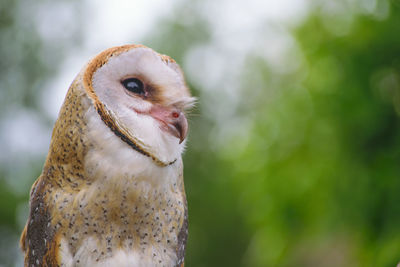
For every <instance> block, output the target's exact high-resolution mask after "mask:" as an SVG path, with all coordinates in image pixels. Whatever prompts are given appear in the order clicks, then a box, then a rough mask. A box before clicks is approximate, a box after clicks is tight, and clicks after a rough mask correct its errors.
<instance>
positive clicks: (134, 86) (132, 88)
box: [121, 78, 144, 95]
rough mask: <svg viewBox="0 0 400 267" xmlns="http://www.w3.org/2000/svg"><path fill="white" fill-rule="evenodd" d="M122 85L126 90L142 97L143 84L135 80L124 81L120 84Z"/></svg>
mask: <svg viewBox="0 0 400 267" xmlns="http://www.w3.org/2000/svg"><path fill="white" fill-rule="evenodd" d="M121 83H122V85H123V86H124V87H125V89H126V90H128V91H129V92H132V93H134V94H138V95H144V87H143V83H142V82H141V81H140V80H138V79H136V78H129V79H125V80H123V81H122V82H121Z"/></svg>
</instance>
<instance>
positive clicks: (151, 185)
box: [21, 45, 193, 266]
mask: <svg viewBox="0 0 400 267" xmlns="http://www.w3.org/2000/svg"><path fill="white" fill-rule="evenodd" d="M132 77H133V78H132ZM127 79H131V80H132V81H134V82H136V84H130V85H129V86H131V87H127V84H129V83H128V82H130V81H131V80H128V82H126V81H127ZM124 86H125V88H124ZM132 86H133V87H132ZM139 89H140V90H139ZM132 92H133V93H132ZM192 104H193V98H192V97H191V96H190V93H189V90H188V89H187V87H186V85H185V82H184V78H183V74H182V72H181V71H180V69H179V67H178V65H177V64H176V63H175V62H174V61H173V60H172V59H171V58H169V57H167V56H164V55H159V54H157V53H156V52H154V51H153V50H151V49H149V48H146V47H144V46H140V45H127V46H121V47H115V48H111V49H108V50H106V51H104V52H102V53H100V54H99V55H98V56H96V57H95V58H94V59H93V60H92V61H90V62H89V63H88V65H86V66H85V67H84V69H83V70H82V71H81V72H80V73H79V74H78V76H77V77H76V79H75V80H74V82H73V83H72V85H71V87H70V89H69V91H68V93H67V96H66V98H65V101H64V104H63V106H62V108H61V110H60V113H59V117H58V119H57V121H56V124H55V126H54V130H53V134H52V140H51V143H50V148H49V152H48V156H47V159H46V162H45V164H44V167H43V171H42V174H41V175H40V177H39V178H38V179H37V181H36V182H35V183H34V185H33V186H32V190H31V200H30V215H29V218H28V221H27V224H26V226H25V229H24V231H23V233H22V236H21V247H22V249H23V251H24V253H25V266H181V265H183V261H184V255H185V245H186V239H187V228H188V224H187V204H186V196H185V191H184V184H183V164H182V159H181V153H182V151H183V149H184V145H185V141H184V139H185V137H186V132H187V122H186V118H185V116H184V113H183V112H184V110H185V109H186V108H187V107H190V106H191V105H192Z"/></svg>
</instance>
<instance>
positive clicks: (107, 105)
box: [86, 46, 194, 163]
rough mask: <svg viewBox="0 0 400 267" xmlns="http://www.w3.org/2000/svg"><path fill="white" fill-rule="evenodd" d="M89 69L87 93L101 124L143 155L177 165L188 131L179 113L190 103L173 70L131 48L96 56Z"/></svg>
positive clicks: (161, 59)
mask: <svg viewBox="0 0 400 267" xmlns="http://www.w3.org/2000/svg"><path fill="white" fill-rule="evenodd" d="M90 65H94V66H92V67H91V66H89V67H88V70H87V72H88V73H89V74H90V75H89V74H88V73H86V74H87V75H86V76H87V79H89V83H88V87H90V88H89V89H90V90H89V91H90V92H91V93H92V97H93V96H94V100H95V105H96V108H97V110H98V111H99V114H100V116H102V119H103V121H105V122H106V124H107V125H108V126H109V127H110V128H112V130H113V131H114V132H115V133H116V134H117V135H120V137H121V135H122V137H121V139H122V140H124V141H125V142H127V143H128V144H129V143H130V144H131V145H132V146H133V147H134V148H135V147H136V148H135V149H137V150H138V151H141V150H142V151H141V152H143V154H146V153H148V154H150V155H151V157H155V158H156V159H157V160H160V161H162V162H164V163H170V162H173V161H174V159H177V158H178V157H179V156H180V154H181V153H182V151H183V149H184V145H185V138H186V135H187V130H188V123H187V119H186V117H185V114H184V111H185V109H187V108H190V107H191V106H192V105H193V102H194V98H193V97H191V95H190V92H189V90H188V88H187V87H186V85H185V81H184V77H183V74H182V72H181V70H180V68H179V66H178V65H177V64H176V63H175V62H174V61H173V60H172V59H170V58H169V57H166V56H162V55H160V54H158V53H156V52H154V51H153V50H152V49H150V48H147V47H136V46H135V47H128V48H126V49H123V50H122V51H118V52H114V53H111V52H110V53H109V54H108V55H102V54H100V55H99V56H98V57H97V61H96V58H95V60H94V61H92V62H91V63H90ZM132 143H133V144H132Z"/></svg>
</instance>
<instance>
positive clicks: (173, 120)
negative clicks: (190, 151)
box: [150, 106, 188, 144]
mask: <svg viewBox="0 0 400 267" xmlns="http://www.w3.org/2000/svg"><path fill="white" fill-rule="evenodd" d="M150 115H151V116H152V117H153V118H155V119H156V120H158V121H160V122H161V123H162V125H161V129H163V130H165V131H166V132H168V133H169V134H171V135H173V136H175V137H176V138H178V139H179V144H181V143H182V142H183V140H185V138H186V136H187V132H188V122H187V119H186V116H185V114H183V112H182V111H180V110H178V109H175V108H173V109H171V108H167V107H162V106H154V107H153V108H152V109H151V110H150Z"/></svg>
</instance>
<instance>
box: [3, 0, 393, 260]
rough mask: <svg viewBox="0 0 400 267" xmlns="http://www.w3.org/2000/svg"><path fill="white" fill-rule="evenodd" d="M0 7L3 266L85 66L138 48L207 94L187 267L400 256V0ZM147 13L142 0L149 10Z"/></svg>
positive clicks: (193, 176)
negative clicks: (176, 67)
mask: <svg viewBox="0 0 400 267" xmlns="http://www.w3.org/2000/svg"><path fill="white" fill-rule="evenodd" d="M100 3H101V2H95V1H94V0H84V1H68V0H61V1H50V0H40V1H33V0H2V1H1V3H0V44H1V46H0V150H1V152H2V153H1V155H0V215H1V216H0V235H1V238H0V266H21V265H22V255H21V254H20V253H19V250H18V243H17V242H18V238H19V233H20V231H21V229H22V227H23V225H24V223H25V220H26V218H27V213H28V202H27V201H28V192H29V189H30V186H31V184H32V183H33V181H34V180H35V179H36V177H38V175H39V174H40V172H41V168H42V166H43V163H44V159H45V156H46V152H47V148H48V145H49V142H50V134H51V128H52V125H53V124H54V121H55V119H56V117H57V112H58V109H59V108H60V105H61V102H62V99H63V96H64V95H65V93H66V90H67V88H68V85H69V83H70V82H71V81H72V79H73V78H74V75H76V74H77V73H78V72H79V70H80V68H81V67H82V66H83V64H84V63H85V62H86V61H88V60H89V58H90V57H91V56H93V55H95V54H96V53H98V52H100V51H102V50H104V49H106V48H108V47H109V46H113V45H120V44H123V43H133V42H134V43H143V44H145V45H147V46H150V47H152V48H154V49H155V50H157V51H159V52H161V53H164V54H168V55H170V56H172V57H173V58H175V59H176V60H177V61H178V63H179V64H181V66H182V68H183V69H184V71H185V73H186V76H187V82H188V84H189V85H190V87H191V89H192V90H193V93H194V95H196V96H197V97H198V98H199V103H198V106H197V108H196V109H195V110H194V111H193V113H192V115H191V116H190V126H191V132H190V137H189V139H190V140H189V142H188V148H187V151H186V152H185V155H184V161H185V183H186V191H187V195H188V202H189V215H190V227H189V241H188V246H187V254H186V264H185V266H188V267H191V266H328V267H329V266H388V267H389V266H395V265H396V264H397V263H398V262H399V261H400V121H399V115H400V1H399V0H339V1H329V0H320V1H307V0H302V1H294V0H293V1H290V0H285V1H264V2H262V1H252V0H249V1H244V2H242V1H238V0H234V1H228V0H218V1H211V0H205V1H200V0H192V1H179V0H169V1H166V2H164V1H153V0H152V1H147V2H146V1H123V0H119V1H113V4H110V3H111V1H110V3H106V2H105V1H104V2H102V3H101V4H100ZM145 3H146V4H145Z"/></svg>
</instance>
